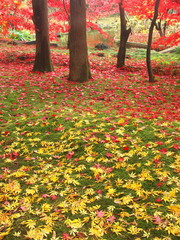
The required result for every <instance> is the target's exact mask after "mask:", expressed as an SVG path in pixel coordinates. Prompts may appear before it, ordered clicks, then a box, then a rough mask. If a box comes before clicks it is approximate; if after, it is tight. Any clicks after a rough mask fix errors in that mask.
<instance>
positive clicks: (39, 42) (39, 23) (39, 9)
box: [32, 0, 53, 72]
mask: <svg viewBox="0 0 180 240" xmlns="http://www.w3.org/2000/svg"><path fill="white" fill-rule="evenodd" d="M32 6H33V17H32V19H33V22H34V25H35V32H36V56H35V63H34V67H33V71H39V72H51V71H53V66H52V62H51V56H50V42H49V23H48V7H47V0H32Z"/></svg>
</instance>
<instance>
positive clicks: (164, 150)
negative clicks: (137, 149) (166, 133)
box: [159, 148, 167, 154]
mask: <svg viewBox="0 0 180 240" xmlns="http://www.w3.org/2000/svg"><path fill="white" fill-rule="evenodd" d="M159 152H161V153H163V154H166V153H167V149H166V148H162V149H159Z"/></svg>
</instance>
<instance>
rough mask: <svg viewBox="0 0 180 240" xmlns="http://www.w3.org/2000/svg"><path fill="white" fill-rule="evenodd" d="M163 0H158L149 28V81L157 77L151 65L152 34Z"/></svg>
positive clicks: (147, 56) (147, 61)
mask: <svg viewBox="0 0 180 240" xmlns="http://www.w3.org/2000/svg"><path fill="white" fill-rule="evenodd" d="M160 1H161V0H156V2H155V6H154V16H153V19H152V21H151V26H150V28H149V36H148V47H147V51H146V64H147V70H148V76H149V82H155V78H154V75H153V72H152V67H151V45H152V36H153V29H154V26H155V24H156V19H157V17H158V9H159V3H160Z"/></svg>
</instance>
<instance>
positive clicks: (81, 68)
mask: <svg viewBox="0 0 180 240" xmlns="http://www.w3.org/2000/svg"><path fill="white" fill-rule="evenodd" d="M69 53H70V60H69V80H71V81H75V82H85V81H87V80H89V79H90V78H91V73H90V67H89V61H88V50H87V39H86V2H85V0H70V32H69Z"/></svg>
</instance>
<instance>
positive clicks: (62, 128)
mask: <svg viewBox="0 0 180 240" xmlns="http://www.w3.org/2000/svg"><path fill="white" fill-rule="evenodd" d="M63 130H64V127H59V128H55V129H54V131H63Z"/></svg>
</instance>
